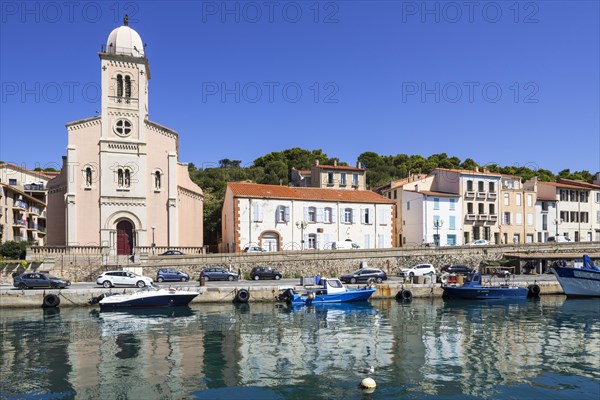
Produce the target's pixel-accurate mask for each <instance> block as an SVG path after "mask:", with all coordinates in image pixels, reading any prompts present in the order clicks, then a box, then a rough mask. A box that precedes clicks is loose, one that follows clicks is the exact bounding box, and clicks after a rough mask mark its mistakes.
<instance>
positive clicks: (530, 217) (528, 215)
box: [527, 213, 533, 226]
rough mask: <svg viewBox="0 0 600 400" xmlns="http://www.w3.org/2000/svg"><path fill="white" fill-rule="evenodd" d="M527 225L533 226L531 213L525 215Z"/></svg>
mask: <svg viewBox="0 0 600 400" xmlns="http://www.w3.org/2000/svg"><path fill="white" fill-rule="evenodd" d="M527 225H529V226H533V214H531V213H528V214H527Z"/></svg>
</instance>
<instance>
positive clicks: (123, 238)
mask: <svg viewBox="0 0 600 400" xmlns="http://www.w3.org/2000/svg"><path fill="white" fill-rule="evenodd" d="M132 250H133V225H132V224H131V222H129V221H120V222H119V223H117V254H118V255H120V256H129V255H131V251H132Z"/></svg>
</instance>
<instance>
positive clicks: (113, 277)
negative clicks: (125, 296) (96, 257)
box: [96, 271, 153, 288]
mask: <svg viewBox="0 0 600 400" xmlns="http://www.w3.org/2000/svg"><path fill="white" fill-rule="evenodd" d="M152 282H153V281H152V278H149V277H147V276H141V275H136V274H134V273H133V272H127V271H108V272H104V273H102V275H100V276H99V277H98V279H96V284H97V285H100V286H104V287H105V288H109V287H113V286H137V287H140V288H142V287H144V286H150V285H152Z"/></svg>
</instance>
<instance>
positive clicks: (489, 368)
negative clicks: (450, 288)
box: [0, 297, 600, 400]
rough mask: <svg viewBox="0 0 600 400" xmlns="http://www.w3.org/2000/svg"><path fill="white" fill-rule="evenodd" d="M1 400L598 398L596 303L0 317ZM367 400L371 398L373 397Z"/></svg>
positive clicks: (599, 305)
mask: <svg viewBox="0 0 600 400" xmlns="http://www.w3.org/2000/svg"><path fill="white" fill-rule="evenodd" d="M0 334H1V339H2V340H1V342H0V393H2V395H3V396H5V395H6V396H8V398H21V397H23V396H28V397H31V398H47V397H50V396H52V397H54V398H72V397H77V398H132V399H137V398H181V397H191V398H206V399H213V398H240V397H243V398H264V399H271V398H272V399H279V398H281V399H283V398H285V399H289V398H298V399H305V398H322V399H335V398H339V399H342V398H343V399H347V398H350V399H352V398H356V399H362V398H363V397H364V396H367V398H368V396H369V395H365V394H364V393H362V392H361V391H360V389H358V388H357V384H358V383H359V382H360V380H361V379H362V378H363V377H364V376H365V374H364V372H362V370H363V369H364V368H365V367H367V366H370V365H372V366H374V368H375V374H374V378H375V379H376V381H377V384H378V388H377V390H376V392H375V394H374V395H372V396H376V398H378V399H379V398H399V397H403V398H410V399H418V398H436V397H453V396H456V398H465V397H469V396H470V397H472V398H496V399H504V398H508V397H514V398H520V399H521V398H532V399H534V398H535V399H537V398H542V397H546V398H560V397H563V398H578V399H585V398H590V399H594V400H597V399H598V398H600V355H599V354H600V300H598V299H596V300H565V299H564V298H563V297H544V298H542V299H541V300H538V301H517V302H506V301H492V302H460V301H454V302H442V301H441V300H415V301H413V302H411V303H398V302H396V301H395V300H381V301H373V302H371V303H362V304H359V303H357V304H344V305H320V306H315V307H299V308H292V307H289V306H284V305H279V304H270V303H269V304H259V303H250V304H207V305H194V306H192V307H191V308H187V307H183V308H172V309H159V310H150V311H148V310H146V311H144V310H128V311H109V312H104V311H102V312H100V311H98V310H96V309H93V310H92V309H89V308H77V309H68V308H65V309H47V310H41V309H34V310H12V309H11V310H6V309H3V310H2V312H1V315H0ZM373 398H375V397H373Z"/></svg>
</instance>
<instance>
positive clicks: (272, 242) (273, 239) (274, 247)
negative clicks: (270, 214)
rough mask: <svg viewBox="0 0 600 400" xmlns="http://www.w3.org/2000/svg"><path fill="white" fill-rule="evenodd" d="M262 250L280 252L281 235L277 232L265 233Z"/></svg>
mask: <svg viewBox="0 0 600 400" xmlns="http://www.w3.org/2000/svg"><path fill="white" fill-rule="evenodd" d="M261 239H262V248H263V249H265V250H266V251H279V235H278V234H277V232H265V233H263V234H262V237H261Z"/></svg>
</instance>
